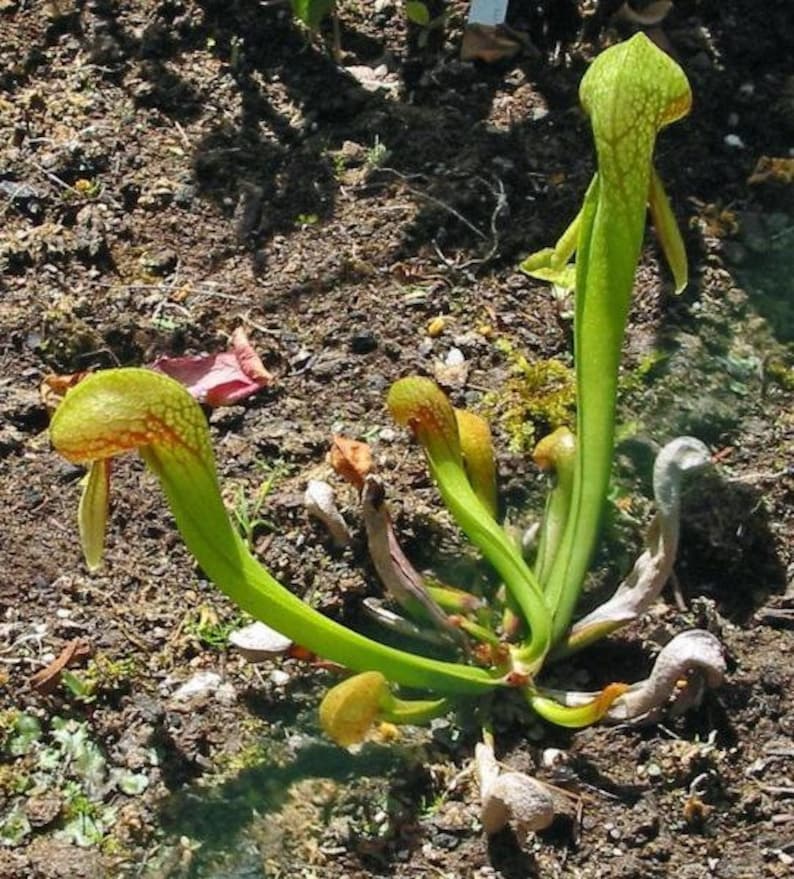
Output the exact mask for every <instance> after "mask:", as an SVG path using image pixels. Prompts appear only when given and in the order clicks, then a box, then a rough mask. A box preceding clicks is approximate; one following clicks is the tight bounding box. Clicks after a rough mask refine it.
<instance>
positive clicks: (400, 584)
mask: <svg viewBox="0 0 794 879" xmlns="http://www.w3.org/2000/svg"><path fill="white" fill-rule="evenodd" d="M384 495H385V492H384V489H383V484H382V483H381V482H380V480H378V479H377V478H376V477H374V476H368V477H367V478H366V480H365V481H364V489H363V491H362V492H361V507H362V515H363V519H364V528H365V529H366V532H367V548H368V549H369V554H370V557H371V558H372V563H373V564H374V565H375V570H376V571H377V572H378V577H379V578H380V581H381V583H383V585H384V587H385V588H386V591H387V592H388V593H389V595H390V596H391V597H392V598H393V599H394V600H395V601H396V602H397V603H398V604H399V605H400V606H401V607H403V608H405V609H406V610H407V611H408V612H409V613H416V612H417V611H418V612H419V613H420V614H421V615H422V616H423V617H425V618H426V619H427V621H428V622H432V623H433V624H434V625H435V626H436V627H437V628H438V629H440V630H441V631H444V632H446V633H447V634H449V635H450V636H451V637H452V638H453V639H454V640H455V641H456V642H460V641H461V640H462V638H463V636H462V634H461V632H460V630H459V629H457V628H455V626H454V625H453V624H452V623H451V622H450V620H449V618H448V617H447V615H446V614H445V613H444V611H443V610H442V609H441V608H440V607H439V606H438V604H437V603H436V602H435V601H434V600H433V598H432V597H431V596H430V594H429V592H428V591H427V589H426V587H425V584H424V582H423V581H422V578H421V576H420V575H419V573H418V572H417V571H416V569H415V568H414V567H413V565H412V564H411V563H410V562H409V561H408V559H407V558H406V556H405V553H403V551H402V548H401V547H400V544H399V543H398V542H397V535H396V534H395V533H394V526H393V525H392V521H391V516H390V515H389V510H388V508H387V507H386V502H385V499H384Z"/></svg>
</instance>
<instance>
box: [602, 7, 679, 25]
mask: <svg viewBox="0 0 794 879" xmlns="http://www.w3.org/2000/svg"><path fill="white" fill-rule="evenodd" d="M672 8H673V3H672V0H651V2H650V3H644V4H640V3H630V2H628V0H627V2H626V3H624V4H623V5H622V6H621V7H620V9H618V11H617V12H616V13H615V16H614V18H615V20H616V21H627V22H629V24H637V25H639V26H640V27H655V26H656V25H659V24H661V23H662V22H663V21H664V19H665V18H667V15H668V13H669V12H670V10H671V9H672Z"/></svg>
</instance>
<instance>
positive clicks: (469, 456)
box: [454, 409, 497, 516]
mask: <svg viewBox="0 0 794 879" xmlns="http://www.w3.org/2000/svg"><path fill="white" fill-rule="evenodd" d="M454 411H455V418H456V420H457V422H458V435H459V437H460V448H461V452H462V454H463V466H464V467H465V468H466V475H467V476H468V477H469V482H470V483H471V487H472V488H473V489H474V493H475V494H476V495H477V497H479V499H480V500H481V501H482V502H483V504H485V506H486V507H487V508H488V511H489V512H490V514H491V515H492V516H495V515H496V508H497V495H496V461H495V460H494V451H493V438H492V437H491V428H490V427H489V425H488V422H487V421H486V420H485V419H484V418H482V417H481V416H480V415H477V414H476V413H474V412H469V411H468V410H467V409H455V410H454Z"/></svg>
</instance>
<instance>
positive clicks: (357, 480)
mask: <svg viewBox="0 0 794 879" xmlns="http://www.w3.org/2000/svg"><path fill="white" fill-rule="evenodd" d="M328 463H329V464H330V465H331V466H332V467H333V468H334V470H335V471H336V473H338V474H339V476H341V477H342V479H344V480H345V481H347V482H349V483H350V484H351V485H354V486H355V487H356V488H357V489H358V490H359V491H361V489H362V488H363V486H364V480H365V479H366V478H367V476H368V475H369V473H370V471H371V470H372V451H371V450H370V447H369V445H368V444H367V443H362V442H360V441H359V440H352V439H348V438H347V437H345V436H339V435H337V434H335V435H334V436H333V437H332V438H331V451H330V452H329V453H328Z"/></svg>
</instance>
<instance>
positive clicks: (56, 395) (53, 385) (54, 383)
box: [39, 370, 91, 412]
mask: <svg viewBox="0 0 794 879" xmlns="http://www.w3.org/2000/svg"><path fill="white" fill-rule="evenodd" d="M90 374H91V373H90V372H89V371H87V370H82V371H81V372H68V373H65V374H63V375H57V374H56V373H51V374H50V375H45V376H44V378H43V379H42V382H41V384H40V385H39V396H40V397H41V402H42V403H43V404H44V405H45V406H46V407H47V410H48V411H49V412H52V410H53V409H55V407H56V406H57V405H58V404H59V403H60V402H61V400H62V399H63V398H64V396H65V395H66V392H67V391H68V390H69V388H73V387H74V386H75V385H76V384H78V383H79V382H81V381H82V380H83V379H84V378H85V377H86V376H87V375H90Z"/></svg>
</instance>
